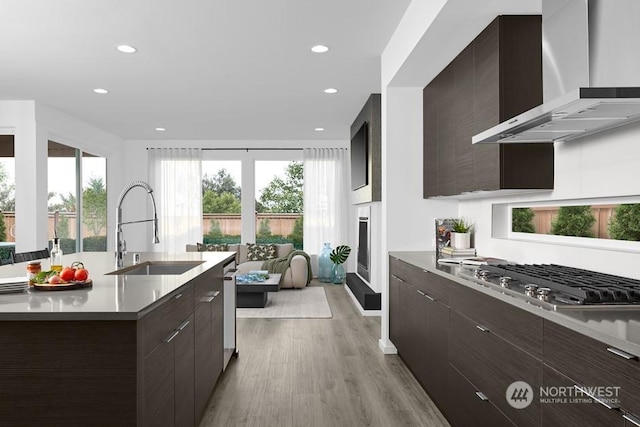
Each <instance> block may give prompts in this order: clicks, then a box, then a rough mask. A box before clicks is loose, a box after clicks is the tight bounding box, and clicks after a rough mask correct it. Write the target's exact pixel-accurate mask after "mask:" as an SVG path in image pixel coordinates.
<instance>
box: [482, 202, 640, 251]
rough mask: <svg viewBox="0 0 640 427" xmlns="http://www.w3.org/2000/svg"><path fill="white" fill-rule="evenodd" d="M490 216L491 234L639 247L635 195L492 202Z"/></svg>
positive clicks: (617, 247)
mask: <svg viewBox="0 0 640 427" xmlns="http://www.w3.org/2000/svg"><path fill="white" fill-rule="evenodd" d="M493 216H494V219H493V224H494V225H493V231H492V236H493V237H498V238H500V237H502V238H505V237H508V238H510V239H517V240H527V241H536V242H545V243H557V244H569V245H573V246H583V247H594V248H603V249H610V250H621V251H633V252H637V251H640V198H638V197H637V196H634V197H618V198H598V199H580V200H555V201H544V202H530V203H518V204H495V205H494V206H493Z"/></svg>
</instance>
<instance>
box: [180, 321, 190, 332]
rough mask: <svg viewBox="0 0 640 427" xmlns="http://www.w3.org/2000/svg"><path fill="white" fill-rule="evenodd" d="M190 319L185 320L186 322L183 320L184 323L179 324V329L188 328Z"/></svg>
mask: <svg viewBox="0 0 640 427" xmlns="http://www.w3.org/2000/svg"><path fill="white" fill-rule="evenodd" d="M189 323H190V321H189V320H185V321H184V322H182V325H180V326H178V331H182V330H184V328H186V327H187V326H189Z"/></svg>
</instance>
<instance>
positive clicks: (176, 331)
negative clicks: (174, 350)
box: [164, 329, 180, 343]
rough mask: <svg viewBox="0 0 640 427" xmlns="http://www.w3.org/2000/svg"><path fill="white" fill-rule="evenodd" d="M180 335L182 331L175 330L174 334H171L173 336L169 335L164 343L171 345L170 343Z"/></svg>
mask: <svg viewBox="0 0 640 427" xmlns="http://www.w3.org/2000/svg"><path fill="white" fill-rule="evenodd" d="M179 333H180V331H179V330H177V329H176V330H174V331H172V332H171V335H169V336H168V337H167V338H165V339H164V342H167V343H169V342H171V341H173V339H174V338H175V337H177V336H178V334H179Z"/></svg>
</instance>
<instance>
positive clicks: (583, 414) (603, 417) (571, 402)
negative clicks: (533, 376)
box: [540, 365, 624, 427]
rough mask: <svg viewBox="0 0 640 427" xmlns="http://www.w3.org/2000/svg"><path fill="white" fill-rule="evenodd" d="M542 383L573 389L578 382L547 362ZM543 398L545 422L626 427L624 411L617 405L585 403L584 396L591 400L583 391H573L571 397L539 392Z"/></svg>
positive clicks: (579, 426) (572, 426)
mask: <svg viewBox="0 0 640 427" xmlns="http://www.w3.org/2000/svg"><path fill="white" fill-rule="evenodd" d="M542 384H543V387H545V388H547V387H548V388H553V389H557V390H567V392H570V393H573V390H575V388H574V387H575V386H576V385H577V383H576V382H575V381H572V380H571V379H570V378H567V377H566V376H564V375H562V374H561V373H560V372H558V371H556V370H555V369H552V368H550V367H549V366H547V365H545V366H544V371H543V379H542ZM540 398H541V399H543V402H542V404H541V407H542V425H543V426H559V425H561V426H565V427H601V426H611V427H616V426H618V427H623V426H624V418H622V412H620V411H619V410H616V409H607V408H605V407H604V406H602V405H600V404H599V403H596V402H593V403H586V402H584V401H582V399H584V400H585V401H586V400H589V398H588V397H587V396H584V395H572V397H557V395H556V394H555V393H553V394H551V396H550V397H546V396H542V395H541V396H540Z"/></svg>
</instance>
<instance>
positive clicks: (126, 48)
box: [116, 44, 138, 53]
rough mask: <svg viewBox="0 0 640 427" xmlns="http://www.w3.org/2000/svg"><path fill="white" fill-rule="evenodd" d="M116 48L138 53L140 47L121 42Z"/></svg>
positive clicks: (123, 51)
mask: <svg viewBox="0 0 640 427" xmlns="http://www.w3.org/2000/svg"><path fill="white" fill-rule="evenodd" d="M116 49H118V51H120V52H122V53H136V52H137V51H138V49H136V48H135V47H133V46H129V45H128V44H121V45H119V46H116Z"/></svg>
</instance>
